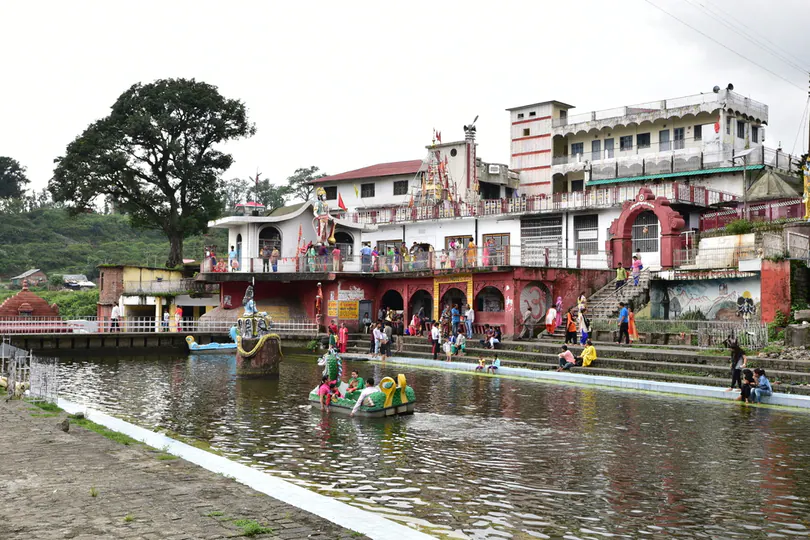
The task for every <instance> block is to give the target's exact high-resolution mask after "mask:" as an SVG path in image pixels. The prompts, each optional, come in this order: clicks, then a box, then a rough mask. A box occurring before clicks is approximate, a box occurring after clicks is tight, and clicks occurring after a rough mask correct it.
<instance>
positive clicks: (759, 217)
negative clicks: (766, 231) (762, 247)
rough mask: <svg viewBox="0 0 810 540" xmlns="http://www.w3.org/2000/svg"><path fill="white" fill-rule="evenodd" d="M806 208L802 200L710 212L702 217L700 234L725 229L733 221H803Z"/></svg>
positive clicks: (788, 200)
mask: <svg viewBox="0 0 810 540" xmlns="http://www.w3.org/2000/svg"><path fill="white" fill-rule="evenodd" d="M804 214H805V207H804V203H803V202H802V199H801V198H795V199H787V200H784V201H777V202H768V203H763V204H752V205H748V206H745V207H742V206H741V207H739V208H735V209H731V210H721V211H718V212H710V213H707V214H703V215H702V216H700V232H707V231H714V230H717V229H724V228H725V227H726V225H728V224H729V223H731V222H732V221H737V220H739V219H744V220H746V221H752V222H765V221H767V222H774V221H781V222H788V221H802V220H803V219H804Z"/></svg>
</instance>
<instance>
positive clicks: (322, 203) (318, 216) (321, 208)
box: [312, 187, 336, 246]
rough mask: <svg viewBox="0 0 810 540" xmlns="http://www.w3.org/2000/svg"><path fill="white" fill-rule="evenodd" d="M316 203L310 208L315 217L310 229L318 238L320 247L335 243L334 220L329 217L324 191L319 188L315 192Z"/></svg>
mask: <svg viewBox="0 0 810 540" xmlns="http://www.w3.org/2000/svg"><path fill="white" fill-rule="evenodd" d="M315 195H316V196H317V201H316V202H315V205H314V206H313V207H312V212H313V213H314V214H315V217H314V218H313V220H312V227H313V228H314V229H315V235H316V236H317V237H318V243H319V244H321V245H324V246H325V245H327V244H334V243H335V225H336V224H335V220H334V218H333V217H332V216H330V215H329V204H328V203H327V202H326V190H325V189H323V188H322V187H319V188H318V189H317V190H315ZM330 220H331V221H332V227H331V228H330V227H329V221H330Z"/></svg>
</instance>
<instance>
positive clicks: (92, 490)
mask: <svg viewBox="0 0 810 540" xmlns="http://www.w3.org/2000/svg"><path fill="white" fill-rule="evenodd" d="M90 496H91V497H98V490H97V489H96V488H94V487H91V488H90Z"/></svg>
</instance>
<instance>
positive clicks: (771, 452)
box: [59, 354, 810, 539]
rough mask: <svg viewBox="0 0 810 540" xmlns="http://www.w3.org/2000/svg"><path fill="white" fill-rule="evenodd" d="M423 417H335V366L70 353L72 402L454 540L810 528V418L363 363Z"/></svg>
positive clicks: (780, 532) (302, 360) (64, 389)
mask: <svg viewBox="0 0 810 540" xmlns="http://www.w3.org/2000/svg"><path fill="white" fill-rule="evenodd" d="M353 366H357V367H358V368H359V369H360V371H361V374H362V375H363V376H366V377H368V376H373V377H374V378H375V379H376V380H379V379H380V377H381V375H395V374H396V373H398V372H401V373H404V374H405V375H406V376H407V379H408V383H409V384H410V385H412V386H413V387H414V388H415V389H416V392H417V397H418V403H417V413H416V414H414V415H413V416H409V417H403V418H392V419H384V420H371V419H350V418H348V417H347V416H345V415H341V414H336V413H332V414H322V413H321V411H320V410H318V409H317V408H312V407H310V405H309V403H308V401H307V394H308V393H309V391H310V390H311V389H312V388H313V387H314V386H315V384H316V382H317V381H318V380H319V374H320V371H321V368H318V367H317V365H316V364H315V361H314V358H313V357H312V356H311V355H309V356H296V355H290V354H288V356H287V357H286V359H285V361H284V362H283V364H282V368H281V375H280V377H279V378H278V379H277V380H246V379H238V378H236V376H235V361H234V360H233V359H232V358H228V357H220V356H192V357H177V356H149V357H136V356H121V357H104V358H87V357H85V358H76V359H71V358H65V357H63V358H61V359H60V367H59V369H60V376H61V378H60V385H61V388H60V394H61V395H62V396H63V397H66V398H68V399H71V400H73V401H77V402H82V403H86V404H88V405H90V406H93V407H96V408H98V409H101V410H103V411H106V412H110V413H113V414H115V415H118V416H121V417H125V418H128V419H130V420H131V421H133V422H135V423H138V424H139V425H142V426H144V427H148V428H165V429H170V430H172V431H175V432H178V433H181V434H183V435H186V436H190V437H195V438H198V439H202V440H205V441H207V442H209V443H210V445H211V446H212V447H213V448H215V449H217V450H220V451H221V452H223V453H224V454H226V455H228V456H230V457H232V458H234V459H237V460H242V461H245V462H249V463H250V464H252V465H253V466H254V467H258V468H261V469H264V470H265V471H266V472H268V473H270V474H274V475H278V476H280V477H284V478H286V479H288V480H289V481H291V482H294V483H297V484H299V485H303V486H306V487H308V488H310V489H312V490H315V491H318V492H321V493H323V494H326V495H330V496H333V497H336V498H338V499H341V500H344V501H346V502H349V503H350V504H354V505H356V506H359V507H361V508H364V509H368V510H371V511H374V512H378V513H380V514H383V515H386V516H387V517H390V518H391V519H394V520H397V521H400V522H403V523H408V524H411V525H412V526H415V527H419V528H420V529H421V530H424V531H425V532H429V533H430V534H434V535H437V536H445V537H449V538H475V539H485V538H487V539H488V538H493V539H494V538H563V537H565V538H604V537H608V536H624V537H629V538H639V537H644V536H646V537H660V538H664V537H672V536H679V537H694V538H731V537H747V538H765V537H785V538H789V537H796V536H800V537H801V536H808V535H810V528H809V527H810V465H809V464H808V462H810V415H809V414H805V413H801V412H792V411H787V410H779V409H775V408H766V407H743V406H740V405H738V404H730V403H720V402H712V401H703V400H698V399H688V398H674V397H668V396H657V395H650V394H640V393H629V392H621V391H614V390H604V389H595V388H582V387H575V386H569V385H554V384H545V383H537V382H528V381H518V380H509V379H502V378H492V377H480V376H471V375H467V374H461V373H449V372H439V371H429V370H420V369H410V368H403V367H402V366H389V367H387V368H386V369H385V370H383V368H382V367H381V366H379V365H376V364H368V363H362V362H358V363H355V364H353Z"/></svg>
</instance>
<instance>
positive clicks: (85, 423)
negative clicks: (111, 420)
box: [70, 415, 138, 446]
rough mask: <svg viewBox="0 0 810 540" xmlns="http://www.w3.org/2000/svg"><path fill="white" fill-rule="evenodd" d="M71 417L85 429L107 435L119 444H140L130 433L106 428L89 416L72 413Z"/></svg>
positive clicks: (73, 421)
mask: <svg viewBox="0 0 810 540" xmlns="http://www.w3.org/2000/svg"><path fill="white" fill-rule="evenodd" d="M70 419H71V421H72V423H74V424H76V425H77V426H81V427H83V428H84V429H89V430H90V431H95V432H96V433H98V434H99V435H102V436H104V437H107V438H108V439H110V440H111V441H115V442H117V443H119V444H123V445H125V446H129V445H131V444H138V441H136V440H135V439H133V438H132V437H130V436H129V435H124V434H123V433H118V432H117V431H113V430H111V429H108V428H105V427H104V426H102V425H100V424H96V423H95V422H91V421H90V420H88V419H87V418H76V417H75V416H73V415H71V416H70Z"/></svg>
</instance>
